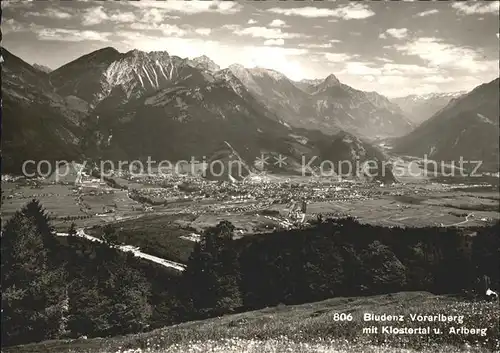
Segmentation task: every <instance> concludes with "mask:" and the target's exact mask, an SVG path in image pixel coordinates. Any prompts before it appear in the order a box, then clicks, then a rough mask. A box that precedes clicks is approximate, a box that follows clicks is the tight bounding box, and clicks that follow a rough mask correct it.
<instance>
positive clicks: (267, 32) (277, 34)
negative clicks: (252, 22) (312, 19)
mask: <svg viewBox="0 0 500 353" xmlns="http://www.w3.org/2000/svg"><path fill="white" fill-rule="evenodd" d="M234 34H236V35H238V36H245V35H247V36H252V37H257V38H266V39H276V38H301V37H307V36H306V35H304V34H300V33H286V32H283V31H282V30H281V29H280V28H268V27H248V28H244V29H236V30H235V31H234Z"/></svg>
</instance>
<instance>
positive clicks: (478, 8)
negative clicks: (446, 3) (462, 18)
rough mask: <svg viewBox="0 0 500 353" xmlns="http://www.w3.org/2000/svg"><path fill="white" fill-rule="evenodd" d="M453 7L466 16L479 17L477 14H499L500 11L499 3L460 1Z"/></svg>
mask: <svg viewBox="0 0 500 353" xmlns="http://www.w3.org/2000/svg"><path fill="white" fill-rule="evenodd" d="M451 7H453V8H454V9H456V10H457V11H458V12H459V13H462V14H465V15H477V14H487V13H492V14H497V15H498V11H500V2H499V1H467V2H464V1H460V2H454V3H453V4H452V5H451Z"/></svg>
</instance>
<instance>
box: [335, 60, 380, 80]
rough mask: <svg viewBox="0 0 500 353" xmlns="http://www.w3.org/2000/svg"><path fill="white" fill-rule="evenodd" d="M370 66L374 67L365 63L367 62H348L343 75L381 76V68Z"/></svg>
mask: <svg viewBox="0 0 500 353" xmlns="http://www.w3.org/2000/svg"><path fill="white" fill-rule="evenodd" d="M370 65H373V64H372V63H365V62H357V61H352V62H348V63H347V64H346V65H345V69H344V71H343V72H342V73H346V74H349V75H360V76H362V75H375V76H379V75H380V74H381V73H382V71H381V70H380V69H379V68H376V67H371V66H370Z"/></svg>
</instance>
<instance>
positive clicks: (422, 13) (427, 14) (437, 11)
mask: <svg viewBox="0 0 500 353" xmlns="http://www.w3.org/2000/svg"><path fill="white" fill-rule="evenodd" d="M437 13H439V10H437V9H432V10H427V11H423V12H419V13H418V14H417V16H419V17H425V16H430V15H434V14H437Z"/></svg>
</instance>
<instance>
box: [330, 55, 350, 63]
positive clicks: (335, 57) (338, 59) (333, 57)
mask: <svg viewBox="0 0 500 353" xmlns="http://www.w3.org/2000/svg"><path fill="white" fill-rule="evenodd" d="M324 55H325V58H326V60H328V61H330V62H333V63H338V62H343V61H347V60H350V59H352V58H353V56H352V55H349V54H345V53H325V54H324Z"/></svg>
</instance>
